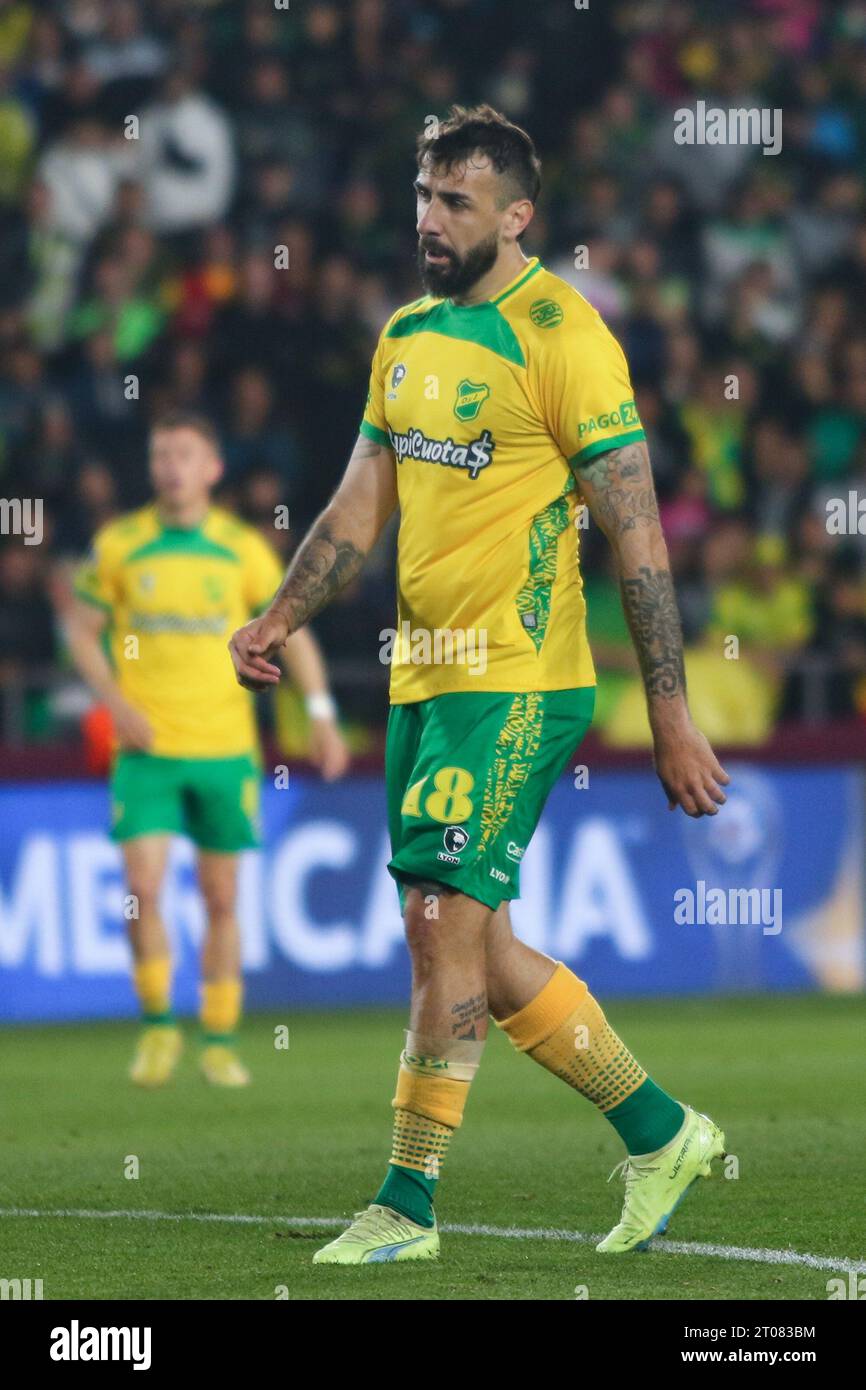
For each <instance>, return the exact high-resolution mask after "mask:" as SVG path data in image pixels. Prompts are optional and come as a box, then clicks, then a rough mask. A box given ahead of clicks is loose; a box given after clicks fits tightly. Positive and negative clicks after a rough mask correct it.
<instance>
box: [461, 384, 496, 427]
mask: <svg viewBox="0 0 866 1390" xmlns="http://www.w3.org/2000/svg"><path fill="white" fill-rule="evenodd" d="M489 395H490V387H489V386H488V385H487V382H486V381H470V380H469V378H468V377H464V378H463V380H462V381H461V382H458V384H457V399H456V401H455V402H454V414H455V415H456V416H457V419H458V420H474V419H475V418H476V416H477V415H478V412H479V410H480V409H481V407H482V406H483V404H484V402H485V401H486V400H487V398H488V397H489Z"/></svg>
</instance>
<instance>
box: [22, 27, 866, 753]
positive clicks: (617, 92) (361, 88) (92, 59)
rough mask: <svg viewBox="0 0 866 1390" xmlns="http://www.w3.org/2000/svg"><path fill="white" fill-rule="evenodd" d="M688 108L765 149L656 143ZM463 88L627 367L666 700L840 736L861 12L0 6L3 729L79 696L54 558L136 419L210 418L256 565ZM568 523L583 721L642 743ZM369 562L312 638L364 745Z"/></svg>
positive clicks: (862, 609) (396, 291) (65, 579)
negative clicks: (437, 123) (588, 714)
mask: <svg viewBox="0 0 866 1390" xmlns="http://www.w3.org/2000/svg"><path fill="white" fill-rule="evenodd" d="M600 54H603V55H604V57H603V61H599V55H600ZM699 99H701V100H705V101H706V103H707V106H718V107H721V108H723V109H725V110H728V109H730V108H769V109H770V110H776V109H778V110H780V111H781V112H782V118H783V143H782V149H781V151H780V152H779V153H778V154H776V155H774V156H768V155H766V154H763V153H762V150H761V148H760V147H759V146H756V145H747V144H733V145H719V146H715V147H712V148H710V147H708V146H701V145H679V144H677V143H676V142H675V140H674V112H675V111H676V110H677V109H678V108H681V107H684V106H691V107H694V105H695V103H696V101H697V100H699ZM480 100H485V101H490V102H491V103H492V104H493V105H495V106H497V107H499V108H501V109H503V110H504V111H506V112H507V114H508V115H509V116H510V117H511V118H512V119H513V120H516V121H517V122H518V123H521V124H523V125H525V126H526V127H527V129H528V130H529V131H530V132H531V134H532V135H533V137H534V138H535V139H536V142H537V144H538V147H539V151H540V154H541V157H542V163H543V170H544V179H543V190H542V200H541V204H540V206H539V209H538V212H537V215H536V218H535V220H534V223H533V225H532V228H531V229H530V233H529V235H528V237H527V239H526V243H525V250H526V252H527V254H530V255H531V254H538V255H540V256H541V257H542V259H543V261H544V262H545V264H546V265H548V266H549V268H550V269H552V270H554V271H555V272H557V273H558V274H560V275H562V276H563V277H564V278H565V279H567V280H568V281H569V282H570V283H571V284H573V285H574V286H575V287H576V288H577V289H579V290H580V291H581V293H582V294H584V295H585V296H586V297H587V298H588V299H589V300H590V301H591V302H592V303H593V304H595V305H596V307H597V308H598V309H599V310H600V312H601V313H602V314H603V316H604V317H605V319H606V320H607V322H608V323H609V325H610V326H611V328H612V329H613V331H614V332H615V333H616V334H617V336H618V337H619V338H620V340H621V342H622V344H623V346H624V348H625V351H626V354H627V356H628V359H629V362H630V366H631V371H632V377H633V380H634V383H635V388H636V397H637V404H638V409H639V412H640V415H641V417H642V419H643V422H644V425H645V427H646V430H647V435H648V439H649V445H650V453H651V457H652V461H653V465H654V470H655V474H656V479H657V487H658V492H659V498H660V505H661V509H662V513H663V520H664V525H665V531H666V534H667V538H668V544H669V547H670V551H671V558H672V563H673V566H674V570H675V577H676V583H677V591H678V595H679V599H680V604H681V611H682V617H683V623H684V629H685V634H686V639H687V643H688V647H689V655H688V670H689V679H690V689H691V693H692V705H693V709H694V708H695V706H696V704H697V709H695V717H696V719H698V721H699V722H702V723H703V727H704V728H705V731H706V732H707V733H708V734H709V735H710V736H711V737H713V738H716V739H719V740H721V741H726V742H734V741H737V740H744V741H746V742H748V741H759V740H760V739H762V738H763V737H764V736H765V734H766V733H767V731H768V730H769V729H770V728H771V727H772V726H773V724H774V722H775V721H777V720H778V719H781V718H784V719H803V720H810V721H815V722H820V721H822V720H827V719H833V718H839V717H846V716H847V717H852V716H855V717H862V718H863V719H866V536H864V535H861V534H859V533H857V530H856V526H855V527H854V528H849V529H853V532H854V533H853V534H847V535H845V534H843V535H836V534H833V532H832V528H829V527H828V524H827V503H828V500H831V499H833V498H837V497H839V498H847V497H848V494H849V492H850V491H852V490H853V491H859V490H862V492H863V495H864V497H866V197H864V194H866V6H864V4H863V3H860V2H859V0H849V2H848V3H839V4H836V5H832V6H825V5H822V4H820V3H818V0H739V2H737V0H730V3H727V4H725V5H704V4H701V3H697V2H696V0H642V3H621V2H618V3H610V4H606V5H598V6H595V5H591V6H590V7H589V8H588V9H584V10H581V9H578V8H577V7H575V6H572V5H570V4H568V3H567V0H539V3H537V4H532V5H528V4H526V3H517V0H304V2H303V3H298V4H292V5H291V6H287V7H283V6H282V5H281V4H280V3H279V0H149V3H148V4H146V5H145V4H144V3H143V0H39V3H35V0H33V2H32V3H31V0H0V206H2V222H3V235H2V239H0V367H2V370H0V495H2V496H3V497H4V498H7V499H8V498H15V497H29V498H33V497H38V498H42V499H44V505H45V522H44V541H43V543H42V544H41V545H25V544H23V543H22V541H21V538H20V537H17V536H8V537H3V538H2V541H0V544H2V549H0V704H2V726H0V740H2V739H6V740H8V739H10V738H17V739H25V738H29V739H33V738H38V737H50V736H56V734H57V730H58V728H61V729H62V728H63V724H64V720H65V719H69V718H71V717H73V716H75V717H77V715H78V714H79V713H80V704H77V703H76V695H75V684H76V683H75V682H74V681H73V680H72V677H71V675H70V674H69V672H68V667H65V661H66V658H65V655H64V642H63V614H64V608H65V605H66V604H67V603H68V601H69V575H70V572H71V569H72V568H73V566H74V565H75V563H77V561H78V560H79V558H80V557H81V555H82V554H83V553H84V552H85V551H86V550H87V547H88V543H89V539H90V537H91V535H92V533H93V531H94V530H95V528H96V527H97V526H99V525H100V524H101V523H102V522H103V521H105V520H106V519H107V518H109V517H111V516H112V515H113V514H115V513H116V512H117V511H118V510H121V509H123V508H127V507H130V506H133V505H137V504H139V503H140V502H142V501H143V500H144V499H145V498H146V496H147V476H146V439H147V428H148V422H149V421H150V420H152V419H153V418H154V417H155V416H156V415H157V414H159V413H161V412H162V411H163V410H165V409H167V408H170V407H188V408H192V409H195V410H197V411H199V410H200V411H204V412H206V413H207V414H208V415H210V416H212V417H213V418H214V419H215V421H216V422H217V424H218V427H219V430H220V434H221V438H222V441H223V448H224V455H225V462H226V474H225V481H224V486H223V489H222V495H223V497H224V498H225V500H226V501H227V503H228V504H230V505H232V506H234V507H236V508H237V509H238V510H239V511H240V512H241V513H242V514H243V515H245V516H247V517H248V518H249V519H251V520H252V521H253V522H255V523H256V524H258V525H260V526H261V527H262V528H263V529H264V530H265V531H266V533H267V534H268V536H269V538H270V539H271V540H272V541H273V542H274V543H275V544H277V545H281V546H282V547H283V549H284V552H285V554H286V555H287V556H288V555H289V554H290V553H291V549H292V547H293V545H294V544H295V543H296V542H297V540H298V538H299V535H300V534H301V533H302V532H303V530H304V528H305V526H306V524H307V523H308V522H309V521H310V520H311V519H312V517H313V516H314V515H315V513H316V512H317V510H318V509H319V508H320V507H321V506H322V505H323V504H324V502H325V501H326V500H327V498H328V496H329V494H330V492H331V491H332V489H333V487H334V486H335V484H336V482H337V480H338V478H339V476H340V474H341V472H342V469H343V467H344V464H345V460H346V458H347V456H348V452H349V450H350V447H351V444H352V441H353V439H354V437H355V434H356V430H357V424H358V420H359V418H360V414H361V410H362V407H363V402H364V398H365V394H366V387H367V377H368V372H369V363H370V357H371V354H372V351H373V348H374V346H375V341H376V336H377V334H378V331H379V329H380V327H381V325H382V323H383V321H384V319H385V318H386V317H387V316H388V314H389V313H390V312H391V311H392V310H393V309H394V308H395V307H396V306H397V305H398V304H400V303H403V302H406V301H407V300H410V299H414V298H416V297H417V295H418V292H419V291H418V283H417V272H416V266H415V245H416V237H415V232H414V224H413V211H414V202H413V196H412V192H411V181H412V178H413V170H414V139H415V135H416V133H417V132H418V131H419V130H420V129H422V128H423V126H424V123H425V119H426V118H428V117H430V116H444V114H445V112H446V111H447V108H448V106H449V105H450V104H451V103H452V102H455V101H459V102H461V103H463V104H471V103H474V102H476V101H480ZM279 248H284V250H283V252H282V253H280V251H279ZM582 248H585V251H584V250H582ZM278 503H288V506H289V508H290V516H291V520H292V528H291V530H290V531H288V532H286V531H280V530H275V529H274V527H273V517H274V507H275V506H276V505H277V504H278ZM864 532H866V522H864ZM583 537H584V573H585V578H586V589H587V598H588V605H589V624H590V636H591V640H592V642H593V648H594V651H595V654H596V658H597V662H598V665H599V668H600V671H601V686H600V699H599V706H598V723H599V725H600V727H601V729H602V731H603V733H604V736H605V737H606V738H608V739H609V740H610V742H611V743H620V744H622V743H628V742H631V741H635V740H637V741H640V740H641V739H642V738H644V737H645V728H644V726H643V725H642V714H641V705H642V700H641V693H640V685H639V682H638V680H637V676H636V668H635V663H634V658H633V655H632V652H631V646H630V642H629V638H628V633H627V630H626V627H625V622H624V619H623V617H622V613H621V610H620V607H619V600H618V595H617V592H616V586H615V583H614V580H613V577H612V569H611V566H610V564H609V560H608V552H607V546H606V543H605V542H604V540H603V538H601V537H599V535H598V534H597V532H595V531H594V529H593V528H592V527H590V528H588V529H587V530H586V531H585V532H583ZM392 564H393V532H392V533H390V534H389V535H388V537H386V538H385V540H384V542H383V543H382V545H381V546H380V547H379V550H378V552H377V554H376V556H375V557H374V558H373V561H372V562H371V564H370V565H369V566H368V568H367V570H366V571H365V572H364V574H363V575H362V577H361V578H360V579H359V580H358V581H356V583H355V584H354V585H353V586H352V587H351V588H350V589H349V590H347V591H346V592H345V593H344V595H343V596H342V597H341V599H340V600H339V601H338V602H336V603H335V604H334V605H333V606H332V607H331V608H330V609H329V610H327V611H326V613H324V614H323V615H322V616H321V618H320V619H319V620H318V622H317V625H316V627H317V632H318V634H319V636H320V639H321V641H322V643H323V646H324V648H325V650H326V653H327V655H328V657H329V660H330V661H331V663H332V667H333V674H334V679H335V685H336V690H337V694H338V697H339V699H340V702H341V705H342V707H343V709H344V711H345V712H346V713H347V714H348V715H349V716H350V717H351V718H352V719H353V720H354V721H355V723H356V725H357V726H358V728H359V729H362V730H363V729H371V728H375V727H376V726H379V725H381V724H382V723H383V721H384V716H385V712H386V705H385V699H384V691H385V684H386V678H387V672H386V670H385V669H384V668H383V667H382V665H381V663H380V661H379V649H380V639H379V633H380V630H381V629H383V628H386V627H390V626H391V625H392V624H393V620H394V609H393V603H394V599H393V579H392ZM737 644H739V645H737ZM64 669H65V670H66V675H65V676H64V675H63V672H64ZM58 672H59V673H60V678H59V679H58V677H57V673H58ZM79 697H80V691H79Z"/></svg>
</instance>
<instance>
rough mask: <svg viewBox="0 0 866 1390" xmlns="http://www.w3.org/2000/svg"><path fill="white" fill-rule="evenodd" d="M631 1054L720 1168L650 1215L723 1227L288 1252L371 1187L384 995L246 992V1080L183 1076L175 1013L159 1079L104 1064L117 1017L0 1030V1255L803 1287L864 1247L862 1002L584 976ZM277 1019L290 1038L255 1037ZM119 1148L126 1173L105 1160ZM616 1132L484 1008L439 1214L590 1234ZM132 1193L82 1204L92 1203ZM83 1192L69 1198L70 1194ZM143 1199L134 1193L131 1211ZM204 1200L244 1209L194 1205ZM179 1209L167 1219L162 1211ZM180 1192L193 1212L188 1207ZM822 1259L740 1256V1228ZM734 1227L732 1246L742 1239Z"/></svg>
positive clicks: (327, 1234) (563, 1283) (626, 1290)
mask: <svg viewBox="0 0 866 1390" xmlns="http://www.w3.org/2000/svg"><path fill="white" fill-rule="evenodd" d="M606 1009H607V1012H608V1016H609V1017H610V1019H611V1022H612V1023H613V1025H614V1027H616V1028H617V1030H618V1031H619V1032H620V1033H621V1034H622V1035H623V1037H624V1038H625V1040H626V1041H627V1042H628V1043H629V1045H630V1046H631V1047H632V1048H633V1050H634V1051H635V1053H636V1054H637V1056H638V1058H639V1059H640V1061H641V1062H642V1063H643V1065H644V1066H646V1068H647V1070H648V1071H649V1072H650V1074H651V1075H652V1076H653V1077H654V1078H655V1079H656V1080H657V1081H658V1082H659V1083H660V1084H661V1085H662V1086H664V1087H665V1088H666V1089H668V1090H669V1091H671V1092H672V1093H673V1094H674V1095H676V1096H677V1097H678V1098H680V1099H683V1100H688V1101H689V1102H691V1103H692V1104H693V1105H695V1106H696V1107H697V1108H698V1109H701V1110H704V1111H706V1112H707V1113H708V1114H710V1115H712V1116H713V1118H714V1119H715V1120H717V1121H718V1123H719V1124H721V1126H722V1127H723V1129H724V1130H725V1131H726V1135H727V1144H728V1150H729V1152H730V1153H732V1154H735V1155H736V1156H737V1159H738V1162H739V1176H738V1177H737V1178H731V1179H729V1180H725V1179H724V1178H723V1177H722V1176H720V1168H719V1165H715V1172H716V1176H714V1178H713V1179H712V1181H709V1182H700V1183H699V1184H697V1185H696V1186H695V1187H694V1188H693V1189H692V1191H691V1192H690V1193H689V1195H688V1197H687V1198H686V1200H685V1202H684V1203H683V1205H682V1206H681V1207H680V1209H679V1210H678V1212H677V1213H676V1215H675V1217H674V1218H673V1220H672V1221H671V1225H670V1228H669V1231H668V1239H669V1240H671V1241H674V1242H677V1243H679V1242H685V1243H692V1242H694V1243H699V1244H701V1245H708V1244H709V1245H713V1246H726V1247H747V1248H746V1249H740V1250H739V1253H738V1255H737V1256H736V1257H735V1258H724V1257H722V1256H721V1255H719V1254H708V1253H701V1252H698V1251H694V1250H690V1249H685V1250H680V1249H675V1250H665V1249H662V1250H658V1251H650V1252H648V1253H646V1254H634V1255H628V1256H619V1257H616V1256H602V1255H596V1253H595V1251H594V1249H593V1245H592V1243H591V1242H590V1241H589V1239H586V1240H582V1239H578V1240H568V1239H563V1238H555V1237H554V1236H553V1235H551V1234H547V1235H544V1236H540V1235H535V1236H518V1237H515V1238H507V1237H504V1236H502V1235H488V1234H481V1233H477V1232H475V1233H456V1232H455V1233H450V1234H448V1233H446V1234H443V1237H442V1256H441V1258H440V1260H439V1261H438V1262H435V1263H433V1262H431V1263H429V1264H417V1265H416V1264H396V1265H376V1266H368V1267H366V1268H361V1269H341V1268H333V1267H328V1266H316V1267H313V1266H312V1265H311V1263H310V1260H311V1256H312V1254H313V1252H314V1251H315V1250H316V1249H317V1248H318V1246H319V1245H321V1244H324V1242H325V1241H326V1240H328V1239H331V1237H332V1236H333V1235H334V1234H336V1232H337V1229H338V1227H337V1226H336V1225H335V1226H333V1227H325V1226H322V1227H321V1228H318V1227H316V1226H310V1225H305V1224H295V1225H293V1224H292V1222H291V1221H289V1220H287V1218H306V1219H310V1218H323V1219H327V1218H340V1217H344V1218H345V1217H349V1216H351V1214H352V1212H353V1211H355V1210H357V1209H359V1208H360V1207H361V1206H363V1205H364V1204H365V1203H366V1201H368V1200H369V1199H370V1198H371V1197H372V1196H373V1195H374V1194H375V1192H376V1190H377V1188H378V1185H379V1181H380V1179H381V1177H382V1175H383V1173H384V1169H385V1164H386V1161H387V1155H388V1148H389V1142H390V1108H389V1101H390V1098H391V1096H392V1094H393V1087H394V1079H395V1075H396V1066H397V1057H398V1053H399V1050H400V1046H401V1042H402V1032H401V1030H402V1028H403V1027H404V1026H405V1024H404V1019H403V1016H402V1015H401V1014H399V1013H395V1012H363V1013H361V1012H352V1013H330V1014H318V1013H317V1014H313V1013H298V1014H296V1015H294V1016H289V1015H284V1016H281V1017H276V1016H271V1015H255V1016H252V1017H250V1018H248V1019H247V1020H246V1022H245V1024H244V1028H243V1033H242V1038H241V1052H242V1054H243V1056H244V1058H245V1060H246V1061H247V1062H248V1064H249V1065H250V1066H251V1068H252V1071H253V1075H254V1083H253V1085H252V1086H251V1087H250V1088H249V1090H247V1091H241V1092H220V1091H214V1090H211V1089H210V1088H208V1087H207V1086H206V1085H205V1083H204V1082H203V1081H202V1080H201V1079H200V1077H199V1075H198V1073H197V1071H196V1068H195V1065H194V1059H195V1042H194V1037H195V1027H194V1024H193V1023H191V1022H188V1023H187V1024H186V1025H185V1027H186V1031H187V1034H188V1044H187V1050H186V1052H185V1055H184V1057H183V1059H182V1062H181V1065H180V1068H179V1071H178V1073H177V1076H176V1078H175V1080H174V1081H173V1082H172V1084H171V1085H170V1086H169V1087H167V1088H166V1089H164V1090H161V1091H156V1092H141V1091H138V1090H136V1089H135V1088H134V1087H133V1086H131V1085H130V1084H129V1083H128V1082H127V1080H126V1076H125V1071H126V1067H127V1064H128V1061H129V1057H130V1055H131V1049H132V1045H133V1040H134V1037H135V1032H136V1028H135V1025H133V1024H131V1023H124V1024H88V1025H69V1026H62V1027H43V1028H39V1029H30V1028H18V1029H6V1030H3V1031H0V1053H2V1056H3V1059H4V1060H3V1066H2V1081H0V1088H2V1102H0V1115H2V1119H0V1208H2V1210H3V1212H4V1213H8V1212H9V1211H10V1210H13V1209H14V1210H15V1211H16V1212H19V1213H21V1212H26V1211H36V1212H40V1213H61V1212H62V1213H71V1214H64V1215H57V1214H53V1215H47V1214H46V1215H24V1214H15V1215H10V1214H4V1215H2V1216H0V1252H2V1260H0V1263H2V1268H0V1277H4V1278H30V1279H40V1278H41V1279H42V1281H43V1290H44V1297H45V1298H46V1299H55V1298H58V1299H59V1298H78V1299H90V1298H94V1299H105V1298H123V1299H152V1298H170V1299H202V1298H204V1299H273V1298H275V1297H277V1296H283V1297H285V1296H286V1295H287V1296H288V1297H289V1298H291V1299H329V1300H330V1299H353V1300H354V1299H413V1300H417V1299H424V1298H432V1299H544V1300H547V1299H569V1300H570V1299H574V1298H575V1296H576V1292H575V1291H576V1289H578V1288H580V1287H581V1286H585V1288H586V1290H587V1293H588V1296H589V1298H590V1299H593V1300H597V1299H690V1300H694V1299H714V1298H720V1299H728V1298H746V1299H771V1300H775V1299H778V1300H785V1299H792V1298H800V1299H817V1300H823V1299H826V1297H827V1280H828V1279H829V1278H831V1277H833V1275H834V1268H835V1265H833V1263H832V1262H835V1261H838V1260H840V1259H847V1260H849V1261H852V1260H853V1261H857V1262H858V1263H862V1265H863V1268H864V1270H866V1259H864V1256H866V1241H864V1234H866V1219H864V1214H866V1209H864V1204H863V1197H862V1183H861V1181H860V1179H861V1178H862V1155H863V1152H864V1150H866V1106H864V1101H863V1088H862V1075H863V1061H862V1038H863V1004H862V1001H860V1000H857V999H844V998H838V999H834V998H826V997H811V996H808V997H807V996H798V997H775V998H768V999H758V998H755V999H751V998H750V999H736V1000H723V1001H718V1000H685V1001H683V1000H654V1001H652V1002H634V1001H628V1002H621V1003H617V1002H616V1001H607V1002H606ZM278 1024H288V1026H289V1029H290V1046H289V1048H288V1050H279V1049H277V1048H275V1046H274V1029H275V1027H276V1025H278ZM131 1157H134V1158H136V1159H137V1160H138V1172H139V1176H138V1177H137V1178H134V1177H127V1176H125V1173H126V1172H129V1171H132V1170H133V1168H134V1165H133V1164H132V1163H131V1162H130V1159H131ZM621 1157H622V1152H621V1146H620V1144H619V1141H618V1139H617V1137H616V1135H615V1134H614V1132H613V1130H612V1129H611V1128H610V1126H609V1125H607V1123H606V1122H605V1121H604V1120H603V1119H602V1118H601V1117H600V1116H599V1115H598V1114H597V1113H596V1112H595V1110H594V1109H593V1108H592V1107H591V1106H590V1105H589V1104H587V1102H585V1101H584V1100H583V1099H582V1098H581V1097H580V1096H578V1095H576V1094H575V1093H574V1092H572V1091H570V1090H569V1089H568V1088H567V1087H566V1086H564V1085H563V1084H562V1083H561V1082H559V1081H556V1080H555V1079H554V1078H553V1077H551V1076H549V1075H548V1074H547V1073H546V1072H543V1071H542V1070H541V1069H540V1068H539V1067H537V1066H535V1065H533V1063H532V1062H530V1061H529V1060H528V1059H526V1058H524V1057H520V1056H518V1055H517V1054H515V1053H514V1052H513V1050H512V1048H511V1046H510V1044H509V1043H508V1041H507V1039H505V1038H504V1037H503V1036H502V1035H500V1034H499V1033H498V1032H496V1031H495V1030H494V1032H493V1036H491V1038H490V1041H489V1043H488V1047H487V1050H486V1053H485V1056H484V1060H483V1064H482V1067H481V1070H480V1072H479V1076H478V1079H477V1080H476V1082H475V1084H474V1086H473V1089H472V1094H471V1096H470V1099H469V1103H468V1106H467V1112H466V1119H465V1122H464V1126H463V1129H462V1130H461V1132H460V1133H459V1134H458V1136H457V1137H456V1139H455V1140H454V1142H453V1143H452V1147H451V1153H450V1155H449V1158H448V1161H447V1163H446V1165H445V1169H444V1176H443V1179H442V1181H441V1183H440V1185H439V1194H438V1197H437V1210H438V1214H439V1220H440V1222H441V1223H443V1224H445V1225H448V1224H451V1225H455V1226H461V1227H467V1226H495V1227H500V1228H509V1229H513V1228H517V1229H519V1230H536V1231H537V1230H539V1229H540V1228H544V1230H546V1231H550V1232H555V1231H560V1232H577V1233H581V1235H582V1236H585V1237H590V1236H593V1235H594V1236H596V1237H597V1236H599V1235H601V1234H603V1233H604V1232H606V1231H607V1230H608V1229H609V1228H610V1227H611V1226H612V1225H613V1224H614V1223H615V1221H616V1220H617V1218H618V1215H619V1209H620V1204H621V1196H622V1185H621V1183H618V1182H612V1183H610V1185H608V1184H607V1183H606V1178H607V1176H608V1174H609V1172H610V1171H611V1169H612V1168H613V1166H614V1165H615V1164H616V1163H617V1162H618V1161H619V1159H620V1158H621ZM130 1212H139V1213H142V1214H141V1215H140V1216H139V1217H138V1218H135V1217H131V1216H129V1215H126V1214H123V1215H121V1214H117V1215H112V1216H108V1215H106V1216H98V1215H93V1214H92V1213H130ZM85 1213H87V1214H85ZM144 1213H150V1215H144ZM214 1214H217V1215H219V1214H222V1215H225V1216H226V1217H246V1218H257V1219H253V1220H226V1221H218V1220H212V1219H210V1218H211V1217H212V1216H213V1215H214ZM175 1216H176V1217H180V1218H182V1219H179V1220H173V1219H167V1218H170V1217H175ZM196 1216H198V1217H201V1218H205V1219H191V1218H195V1217H196ZM779 1249H784V1250H791V1251H794V1252H798V1253H799V1254H800V1255H811V1256H817V1257H823V1258H824V1259H829V1260H830V1261H831V1267H830V1268H822V1267H817V1268H815V1267H810V1266H808V1265H797V1264H789V1263H771V1262H764V1261H761V1260H759V1259H757V1258H756V1256H755V1252H756V1251H760V1250H779ZM750 1251H751V1252H752V1253H751V1255H750Z"/></svg>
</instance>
